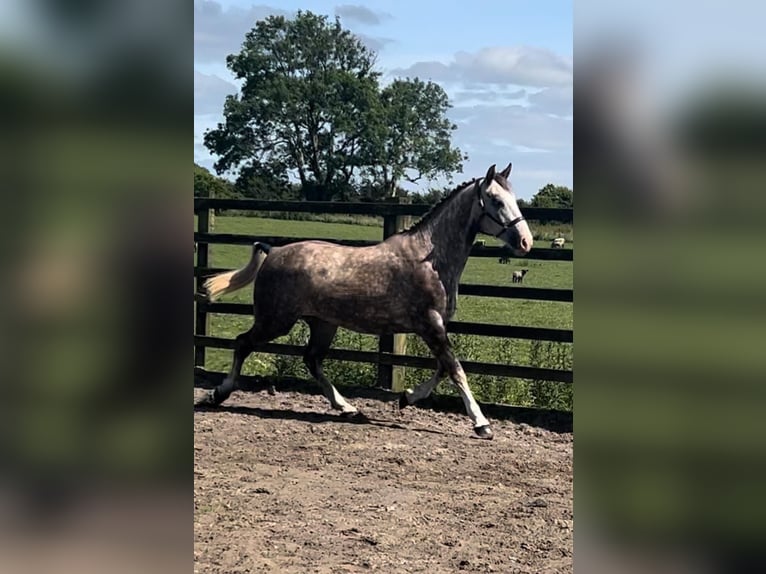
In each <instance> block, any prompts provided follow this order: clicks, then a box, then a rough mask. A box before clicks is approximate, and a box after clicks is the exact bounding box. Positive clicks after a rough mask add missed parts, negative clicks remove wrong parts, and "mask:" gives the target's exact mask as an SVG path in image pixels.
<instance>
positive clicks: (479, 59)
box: [392, 46, 572, 88]
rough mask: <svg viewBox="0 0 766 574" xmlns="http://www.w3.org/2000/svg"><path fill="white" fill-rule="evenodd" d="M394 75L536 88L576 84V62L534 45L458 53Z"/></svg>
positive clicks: (421, 63)
mask: <svg viewBox="0 0 766 574" xmlns="http://www.w3.org/2000/svg"><path fill="white" fill-rule="evenodd" d="M392 74H396V75H400V76H410V77H412V76H418V77H422V78H424V79H431V80H434V81H441V82H476V83H480V84H513V85H516V86H528V87H534V88H548V87H556V86H569V85H571V84H572V62H571V60H570V59H568V58H564V57H562V56H559V55H557V54H554V53H553V52H551V51H550V50H546V49H544V48H537V47H532V46H515V47H489V48H482V49H481V50H479V51H478V52H475V53H469V52H458V53H457V54H455V56H454V58H453V60H452V62H450V63H449V64H444V63H442V62H436V61H429V62H416V63H414V64H413V65H411V66H409V67H408V68H399V69H396V70H393V71H392Z"/></svg>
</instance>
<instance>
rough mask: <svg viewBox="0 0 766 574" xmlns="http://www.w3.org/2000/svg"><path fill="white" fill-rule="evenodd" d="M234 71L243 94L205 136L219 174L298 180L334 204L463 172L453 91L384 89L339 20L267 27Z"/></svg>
mask: <svg viewBox="0 0 766 574" xmlns="http://www.w3.org/2000/svg"><path fill="white" fill-rule="evenodd" d="M226 63H227V67H228V68H229V69H230V70H231V71H232V73H233V74H234V76H235V77H236V78H237V79H238V80H240V81H241V82H242V87H241V90H240V92H239V93H238V94H233V95H230V96H228V97H227V98H226V102H225V104H224V109H223V115H224V121H223V122H222V123H219V124H218V126H217V127H216V128H214V129H212V130H208V131H207V132H206V134H205V138H204V141H205V146H206V147H207V148H208V149H209V150H210V152H211V153H212V154H213V155H215V156H217V158H218V159H217V161H216V163H215V169H216V171H217V172H218V173H219V174H220V173H224V172H227V171H230V172H232V173H239V174H240V177H242V173H247V174H251V175H252V174H259V175H261V176H263V175H264V174H268V175H269V176H273V177H274V178H276V179H277V180H279V179H281V178H284V179H287V178H288V176H292V177H293V178H296V179H297V180H298V181H300V184H301V187H302V189H303V195H304V197H306V198H308V199H317V200H329V199H333V198H335V197H340V198H343V199H347V198H348V197H349V196H350V195H352V194H353V191H352V190H351V187H352V185H354V184H356V185H357V186H358V185H360V184H365V185H367V186H368V188H369V187H370V186H371V185H372V186H374V187H376V188H377V189H379V190H380V194H386V195H392V194H394V193H395V190H396V187H397V184H398V183H399V182H401V181H418V180H420V179H421V178H433V177H436V176H438V175H439V174H443V173H444V174H450V173H451V172H453V171H456V170H459V169H460V168H461V167H462V166H461V160H462V159H463V156H462V154H461V152H460V151H459V150H458V149H456V148H452V146H451V143H450V134H451V131H452V130H454V129H455V126H454V125H452V124H451V123H450V122H449V121H448V120H447V119H446V117H445V113H446V111H447V109H448V108H449V101H448V99H447V96H446V94H445V93H444V91H443V90H442V89H441V88H440V87H439V86H437V85H436V84H433V83H430V82H428V83H425V82H422V81H420V80H417V79H415V80H409V79H407V80H397V81H395V82H393V83H392V84H390V85H389V86H387V87H386V88H383V89H381V87H380V84H379V80H380V72H378V71H376V70H375V54H374V53H373V52H371V51H370V50H369V49H367V48H366V47H365V46H364V44H363V43H362V42H361V41H360V40H359V38H358V37H356V36H355V35H353V34H352V33H351V32H349V31H348V30H345V29H343V28H342V27H341V25H340V21H339V20H338V19H337V18H336V19H335V21H334V22H331V21H330V20H329V19H328V18H327V17H326V16H320V15H315V14H313V13H311V12H298V13H297V15H296V16H295V17H294V18H293V19H287V18H285V17H284V16H270V17H268V18H266V19H264V20H260V21H258V22H257V23H256V25H255V27H254V28H253V29H252V30H251V31H250V32H248V33H247V34H246V36H245V41H244V43H243V46H242V50H241V51H240V52H239V53H238V54H233V55H230V56H229V57H228V58H227V60H226ZM272 182H273V179H272Z"/></svg>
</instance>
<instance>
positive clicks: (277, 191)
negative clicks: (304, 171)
mask: <svg viewBox="0 0 766 574" xmlns="http://www.w3.org/2000/svg"><path fill="white" fill-rule="evenodd" d="M273 168H274V166H264V165H262V164H260V163H258V162H253V163H251V164H250V165H247V166H245V167H243V168H242V169H241V170H240V172H239V176H238V177H237V181H236V182H235V183H234V187H235V189H236V190H237V191H238V192H239V194H240V195H242V196H243V197H249V198H252V199H282V200H290V199H300V194H299V193H298V194H296V192H295V190H294V189H293V186H291V185H290V182H289V181H288V180H287V175H286V173H285V172H284V171H283V170H279V169H276V170H275V169H273Z"/></svg>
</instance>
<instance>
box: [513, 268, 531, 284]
mask: <svg viewBox="0 0 766 574" xmlns="http://www.w3.org/2000/svg"><path fill="white" fill-rule="evenodd" d="M527 273H529V269H522V270H520V271H514V272H513V276H512V277H511V281H512V282H513V283H522V282H523V281H524V275H526V274H527Z"/></svg>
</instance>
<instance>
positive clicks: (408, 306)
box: [306, 286, 418, 334]
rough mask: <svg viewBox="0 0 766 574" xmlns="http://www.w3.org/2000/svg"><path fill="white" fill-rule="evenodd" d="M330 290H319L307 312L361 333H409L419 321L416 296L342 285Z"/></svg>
mask: <svg viewBox="0 0 766 574" xmlns="http://www.w3.org/2000/svg"><path fill="white" fill-rule="evenodd" d="M339 287H340V288H336V289H333V290H332V291H331V292H328V291H327V290H324V289H317V290H315V292H314V296H313V297H312V300H311V301H310V302H309V301H307V307H308V308H307V309H306V310H307V313H306V314H307V315H311V316H315V317H318V318H320V319H323V320H325V321H328V322H330V323H333V324H335V325H339V326H341V327H344V328H346V329H351V330H353V331H358V332H361V333H371V334H382V333H395V332H409V331H411V330H412V327H413V323H414V322H415V321H417V314H418V310H417V308H416V307H415V306H413V305H412V299H411V298H409V297H401V296H398V295H399V294H398V293H397V292H396V290H384V289H367V290H365V291H364V292H359V291H358V290H354V291H350V290H345V289H343V288H342V286H339Z"/></svg>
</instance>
